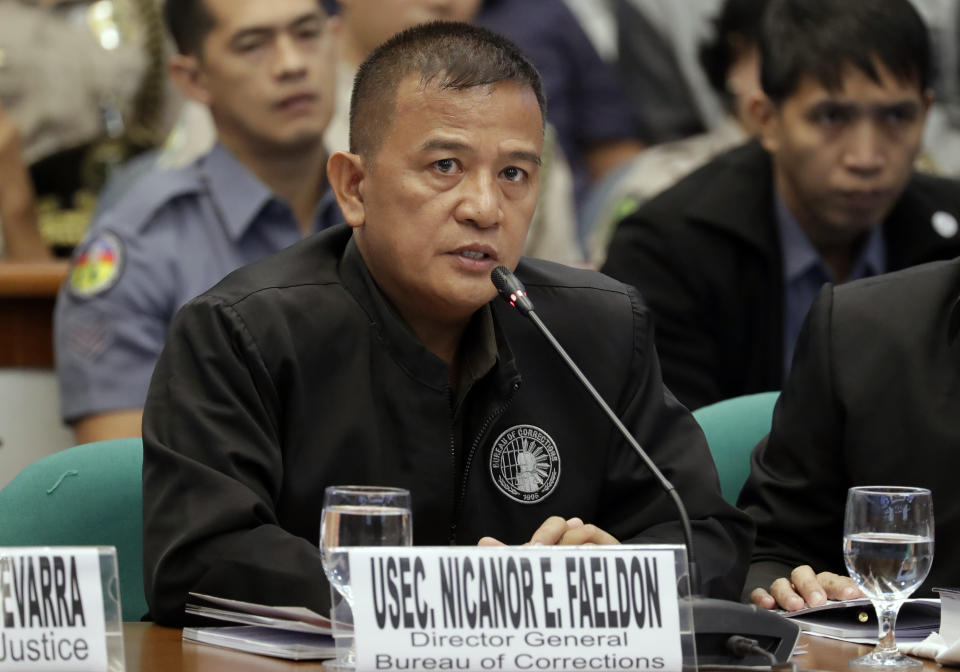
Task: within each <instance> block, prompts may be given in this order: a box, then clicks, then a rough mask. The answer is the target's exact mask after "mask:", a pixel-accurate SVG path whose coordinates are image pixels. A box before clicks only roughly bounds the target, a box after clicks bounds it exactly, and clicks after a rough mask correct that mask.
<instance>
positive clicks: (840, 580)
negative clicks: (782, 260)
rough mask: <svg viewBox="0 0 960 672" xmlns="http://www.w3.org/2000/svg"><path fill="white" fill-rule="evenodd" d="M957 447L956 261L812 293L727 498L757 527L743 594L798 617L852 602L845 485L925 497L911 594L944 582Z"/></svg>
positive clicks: (953, 523)
mask: <svg viewBox="0 0 960 672" xmlns="http://www.w3.org/2000/svg"><path fill="white" fill-rule="evenodd" d="M958 445H960V259H956V260H952V261H945V262H936V263H930V264H924V265H922V266H918V267H916V268H910V269H906V270H903V271H900V272H898V273H891V274H888V275H884V276H881V277H877V278H870V279H867V280H861V281H859V282H854V283H851V284H849V285H844V286H841V287H833V286H827V287H825V288H824V289H823V291H822V292H821V294H820V297H819V298H818V300H817V301H816V302H815V303H814V305H813V308H811V309H810V315H809V316H808V318H807V322H806V324H805V326H804V329H803V332H802V333H801V336H800V340H799V342H798V343H797V357H796V360H795V362H794V366H793V370H792V371H791V373H790V377H789V378H788V379H787V383H786V385H785V386H784V389H783V394H782V395H781V396H780V399H779V401H778V403H777V407H776V410H775V412H774V415H773V427H772V429H771V431H770V436H768V437H767V438H766V439H764V440H763V441H762V442H761V443H760V445H759V446H757V448H756V450H754V453H753V457H752V465H751V473H750V478H749V479H748V481H747V483H746V485H745V486H744V489H743V492H742V493H741V495H740V501H739V504H740V506H741V507H743V508H744V510H745V511H747V513H749V514H750V515H751V517H753V518H754V520H755V521H756V522H757V543H756V549H755V551H754V556H753V564H752V565H751V567H750V574H749V578H748V579H747V583H746V590H745V595H744V597H747V595H749V597H750V598H751V599H752V600H753V601H754V602H756V603H757V604H759V605H762V606H765V607H770V608H772V607H774V606H775V605H780V606H783V607H784V608H787V609H798V608H801V607H803V606H804V603H805V602H806V603H809V604H813V605H817V604H822V603H823V602H824V601H825V600H826V599H827V598H830V599H844V598H848V597H853V596H855V595H857V591H856V588H855V586H853V584H852V581H851V580H850V579H849V578H848V577H846V576H845V574H846V571H845V569H844V561H843V553H842V540H843V514H844V503H845V501H846V496H847V489H848V488H850V487H853V486H857V485H907V486H919V487H926V488H929V489H930V490H931V491H932V493H933V500H934V513H935V525H936V553H935V555H934V560H933V566H932V568H931V570H930V574H929V575H928V576H927V578H926V581H924V583H923V585H922V586H921V587H920V588H919V589H918V590H917V592H916V593H915V596H917V597H934V596H935V595H934V594H933V592H932V590H933V588H934V587H935V586H955V585H957V582H958V581H960V546H958V545H957V544H956V543H955V541H954V540H955V539H956V538H957V535H958V534H960V498H958V497H957V496H956V494H955V490H954V488H955V485H954V481H955V478H954V476H955V473H956V472H955V471H954V469H953V467H954V466H955V464H956V460H957V458H956V455H957V446H958ZM814 570H816V571H817V572H819V573H817V574H815V572H814ZM787 577H790V578H787Z"/></svg>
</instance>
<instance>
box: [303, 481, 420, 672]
mask: <svg viewBox="0 0 960 672" xmlns="http://www.w3.org/2000/svg"><path fill="white" fill-rule="evenodd" d="M412 543H413V521H412V515H411V511H410V491H409V490H404V489H403V488H385V487H377V486H365V485H332V486H330V487H328V488H327V489H326V490H325V491H324V494H323V511H322V513H321V516H320V556H321V558H322V560H323V569H324V572H325V573H326V575H327V579H328V580H329V581H330V588H331V591H330V597H331V612H330V614H331V615H330V620H331V621H333V631H334V637H335V638H336V639H337V659H336V661H329V662H327V665H328V666H331V667H340V668H344V669H352V668H354V667H355V666H356V649H355V648H354V645H353V635H352V633H353V617H354V613H355V612H354V610H355V608H356V605H355V604H354V599H353V593H352V592H351V590H350V563H349V561H348V556H347V548H348V547H350V546H410V545H411V544H412Z"/></svg>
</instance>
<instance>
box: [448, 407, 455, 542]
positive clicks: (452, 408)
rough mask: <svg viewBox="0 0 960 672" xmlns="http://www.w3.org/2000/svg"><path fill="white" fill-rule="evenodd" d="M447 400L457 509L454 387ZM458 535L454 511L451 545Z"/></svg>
mask: <svg viewBox="0 0 960 672" xmlns="http://www.w3.org/2000/svg"><path fill="white" fill-rule="evenodd" d="M447 401H448V402H449V404H450V475H451V476H452V477H453V491H452V493H451V494H452V495H453V502H452V504H453V509H452V510H453V511H454V512H456V510H457V441H456V437H455V436H454V435H453V432H454V428H455V423H454V417H453V413H454V403H455V402H454V398H453V389H451V388H447ZM456 536H457V516H456V513H454V516H453V518H452V519H451V520H450V545H451V546H453V543H454V539H455V538H456Z"/></svg>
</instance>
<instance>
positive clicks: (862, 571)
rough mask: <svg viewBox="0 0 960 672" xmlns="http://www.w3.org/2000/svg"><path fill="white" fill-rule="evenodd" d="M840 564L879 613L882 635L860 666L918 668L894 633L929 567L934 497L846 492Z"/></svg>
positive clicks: (917, 491)
mask: <svg viewBox="0 0 960 672" xmlns="http://www.w3.org/2000/svg"><path fill="white" fill-rule="evenodd" d="M843 559H844V562H845V563H846V565H847V572H848V573H849V574H850V577H851V578H852V579H853V580H854V581H855V582H856V584H857V585H858V586H860V590H862V591H863V593H864V594H865V595H866V596H867V597H869V598H870V601H871V602H873V606H874V608H875V609H876V610H877V620H878V621H879V626H880V632H879V637H878V642H877V647H876V649H874V650H873V651H872V652H871V653H868V654H867V655H865V656H861V657H860V658H854V659H853V660H851V661H850V665H853V666H858V667H883V668H920V667H922V666H923V665H922V663H920V662H919V661H916V660H913V659H912V658H907V657H906V656H904V655H903V654H902V653H900V650H899V649H897V643H896V640H895V638H894V630H895V628H896V624H897V612H898V611H900V605H901V604H903V601H904V600H906V599H907V598H908V597H909V596H910V594H911V593H913V591H914V590H916V589H917V588H918V587H919V586H920V584H921V583H923V580H924V579H925V578H927V572H929V571H930V565H931V564H932V563H933V498H932V497H931V495H930V491H929V490H926V489H924V488H907V487H897V486H865V487H859V488H850V491H849V492H848V493H847V508H846V515H845V517H844V521H843Z"/></svg>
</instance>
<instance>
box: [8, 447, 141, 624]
mask: <svg viewBox="0 0 960 672" xmlns="http://www.w3.org/2000/svg"><path fill="white" fill-rule="evenodd" d="M142 469H143V443H142V442H141V441H140V439H116V440H113V441H98V442H96V443H87V444H84V445H81V446H74V447H73V448H68V449H66V450H63V451H60V452H58V453H54V454H53V455H48V456H47V457H44V458H42V459H40V460H38V461H36V462H34V463H33V464H31V465H29V466H28V467H26V468H25V469H24V470H23V471H21V472H20V473H19V474H17V476H15V477H14V479H13V480H12V481H10V483H8V484H7V486H6V487H4V488H3V490H0V546H116V548H117V565H118V571H119V573H120V597H121V599H122V601H123V620H125V621H138V620H140V618H141V617H142V616H143V615H144V614H145V613H147V601H146V598H145V597H144V592H143V516H142V510H143V488H142V485H141V472H142Z"/></svg>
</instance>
